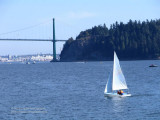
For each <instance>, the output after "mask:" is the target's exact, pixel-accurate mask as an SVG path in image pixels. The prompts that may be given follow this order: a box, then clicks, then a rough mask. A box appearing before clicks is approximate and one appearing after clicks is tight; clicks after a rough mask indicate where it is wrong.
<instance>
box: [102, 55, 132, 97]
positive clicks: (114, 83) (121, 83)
mask: <svg viewBox="0 0 160 120" xmlns="http://www.w3.org/2000/svg"><path fill="white" fill-rule="evenodd" d="M119 90H125V91H128V92H127V93H123V94H122V95H120V94H118V93H117V91H119ZM104 95H105V96H109V97H113V96H120V97H124V96H131V94H129V90H128V87H127V84H126V81H125V77H124V75H123V73H122V70H121V67H120V64H119V60H118V57H117V55H116V53H115V52H114V63H113V71H112V72H111V74H110V76H109V78H108V82H107V84H106V87H105V90H104Z"/></svg>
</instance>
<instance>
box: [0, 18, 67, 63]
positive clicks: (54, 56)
mask: <svg viewBox="0 0 160 120" xmlns="http://www.w3.org/2000/svg"><path fill="white" fill-rule="evenodd" d="M0 41H45V42H52V45H53V60H52V61H51V62H57V61H58V60H57V59H56V42H66V41H67V40H61V39H60V40H57V39H56V38H55V19H54V18H53V39H35V38H33V39H32V38H30V39H25V38H22V39H18V38H17V39H16V38H0Z"/></svg>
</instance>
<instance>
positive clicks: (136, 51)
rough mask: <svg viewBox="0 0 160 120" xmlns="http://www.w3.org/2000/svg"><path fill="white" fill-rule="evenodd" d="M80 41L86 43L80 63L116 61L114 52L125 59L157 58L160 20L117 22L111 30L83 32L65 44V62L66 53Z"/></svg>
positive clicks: (82, 49) (104, 28) (159, 49)
mask: <svg viewBox="0 0 160 120" xmlns="http://www.w3.org/2000/svg"><path fill="white" fill-rule="evenodd" d="M77 40H80V41H81V43H83V46H82V47H81V49H80V50H79V51H78V52H79V53H80V52H82V53H83V54H82V57H81V58H78V59H80V60H84V59H104V60H105V59H110V58H112V57H113V51H116V52H117V54H118V56H119V57H120V58H123V59H152V58H157V57H159V56H160V20H151V21H148V20H146V21H143V22H140V21H132V20H129V22H128V23H127V24H124V23H123V22H120V23H118V22H116V23H115V24H112V25H111V26H110V28H109V29H108V28H107V27H106V25H105V24H104V25H99V26H95V27H93V28H92V29H88V30H86V31H82V32H81V33H80V34H79V35H78V36H77V38H76V40H73V39H72V38H71V39H69V40H68V41H67V42H66V44H65V46H64V49H63V51H62V54H61V56H62V58H63V53H64V51H67V50H68V49H71V48H70V46H72V45H76V44H74V43H75V42H76V41H77ZM72 48H76V47H72ZM73 51H74V50H73ZM75 54H76V53H75ZM93 54H95V55H93ZM93 56H94V57H93ZM68 57H73V56H68Z"/></svg>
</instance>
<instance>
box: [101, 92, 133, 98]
mask: <svg viewBox="0 0 160 120" xmlns="http://www.w3.org/2000/svg"><path fill="white" fill-rule="evenodd" d="M104 96H106V97H129V96H131V94H128V93H124V94H123V95H119V94H117V93H104Z"/></svg>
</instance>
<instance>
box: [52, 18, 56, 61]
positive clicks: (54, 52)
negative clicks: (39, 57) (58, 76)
mask: <svg viewBox="0 0 160 120" xmlns="http://www.w3.org/2000/svg"><path fill="white" fill-rule="evenodd" d="M51 62H57V59H56V38H55V20H54V18H53V60H52V61H51Z"/></svg>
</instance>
